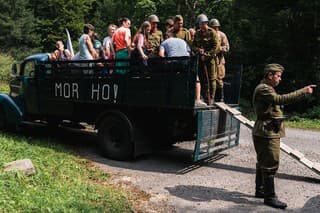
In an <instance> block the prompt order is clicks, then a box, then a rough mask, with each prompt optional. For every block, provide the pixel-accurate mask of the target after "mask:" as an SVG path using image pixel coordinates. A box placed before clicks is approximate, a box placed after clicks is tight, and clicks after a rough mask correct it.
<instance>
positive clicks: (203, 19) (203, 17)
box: [197, 14, 209, 24]
mask: <svg viewBox="0 0 320 213" xmlns="http://www.w3.org/2000/svg"><path fill="white" fill-rule="evenodd" d="M203 22H209V19H208V17H207V16H206V15H205V14H200V15H198V17H197V24H201V23H203Z"/></svg>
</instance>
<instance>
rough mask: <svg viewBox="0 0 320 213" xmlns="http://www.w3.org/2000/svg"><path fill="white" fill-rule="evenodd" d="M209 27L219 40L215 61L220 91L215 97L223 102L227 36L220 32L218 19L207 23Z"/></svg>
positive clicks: (227, 47) (227, 46) (227, 48)
mask: <svg viewBox="0 0 320 213" xmlns="http://www.w3.org/2000/svg"><path fill="white" fill-rule="evenodd" d="M209 26H210V27H211V28H213V29H215V30H216V31H217V33H218V37H219V40H220V52H219V53H218V54H217V60H218V81H217V83H218V85H217V86H218V89H219V90H220V91H219V92H217V96H219V97H218V98H216V99H218V100H219V101H223V99H224V94H223V79H224V77H225V74H226V68H225V63H226V61H225V59H224V54H225V53H227V52H229V49H230V45H229V41H228V38H227V35H226V34H225V33H224V32H222V31H220V30H219V28H220V22H219V20H218V19H215V18H214V19H211V20H210V22H209Z"/></svg>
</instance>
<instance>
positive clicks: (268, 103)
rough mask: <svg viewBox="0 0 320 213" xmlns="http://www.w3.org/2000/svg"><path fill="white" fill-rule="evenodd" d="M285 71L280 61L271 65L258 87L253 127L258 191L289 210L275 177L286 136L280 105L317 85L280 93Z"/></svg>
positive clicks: (309, 92) (307, 92) (261, 195)
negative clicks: (277, 89)
mask: <svg viewBox="0 0 320 213" xmlns="http://www.w3.org/2000/svg"><path fill="white" fill-rule="evenodd" d="M283 71H284V68H283V66H281V65H280V64H268V65H266V66H265V68H264V78H263V80H262V81H261V82H260V84H259V85H258V86H257V87H256V88H255V90H254V94H253V99H252V100H253V108H254V111H255V113H256V115H257V120H256V122H255V124H254V128H253V132H252V135H253V142H254V148H255V150H256V153H257V161H258V163H257V169H256V193H255V196H256V197H258V198H264V203H265V204H266V205H268V206H271V207H274V208H280V209H285V208H286V207H287V204H286V203H283V202H281V201H279V200H278V198H277V196H276V194H275V188H274V176H275V174H276V172H277V170H278V168H279V154H280V138H281V137H284V126H283V122H282V121H283V113H282V111H281V109H280V105H284V104H289V103H292V102H295V101H298V100H300V99H302V98H304V97H306V96H307V95H308V94H312V92H313V87H315V85H309V86H306V87H304V88H302V89H299V90H296V91H294V92H291V93H288V94H284V95H279V94H277V93H276V91H275V89H274V87H276V86H277V85H278V84H279V83H280V81H281V75H282V73H283Z"/></svg>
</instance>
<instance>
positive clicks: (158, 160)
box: [81, 127, 320, 213]
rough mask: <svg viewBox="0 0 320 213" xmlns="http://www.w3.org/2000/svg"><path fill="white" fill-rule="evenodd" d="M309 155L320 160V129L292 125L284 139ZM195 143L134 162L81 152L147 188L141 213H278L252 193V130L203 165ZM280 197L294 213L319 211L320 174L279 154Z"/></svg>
mask: <svg viewBox="0 0 320 213" xmlns="http://www.w3.org/2000/svg"><path fill="white" fill-rule="evenodd" d="M283 142H284V143H286V144H287V145H289V146H291V147H293V148H296V149H297V150H299V151H301V152H302V153H304V154H305V156H306V157H307V158H309V159H310V160H313V161H317V162H320V151H319V150H320V132H313V131H303V130H296V129H288V131H287V137H286V138H285V139H284V140H283ZM192 149H193V144H190V143H182V144H178V145H177V146H176V147H175V148H174V149H172V150H169V151H165V152H164V151H161V152H157V153H154V154H152V155H147V156H143V157H141V158H139V159H137V160H135V161H134V162H118V161H113V160H109V159H105V158H102V157H100V156H98V155H97V154H96V153H95V151H94V150H90V149H89V150H88V149H87V148H86V149H85V150H81V154H82V155H83V156H85V157H86V158H88V159H90V160H92V161H93V162H95V163H96V164H97V165H98V166H99V167H100V168H101V169H103V170H105V171H106V172H108V173H111V174H113V176H112V178H113V182H114V183H115V184H119V185H121V186H124V187H127V188H129V189H130V190H133V191H135V192H137V191H140V190H141V191H143V192H145V193H144V194H143V195H141V194H140V195H138V194H139V193H138V194H137V196H141V197H142V198H143V200H142V201H141V202H138V204H137V205H136V209H137V211H139V212H181V213H182V212H183V213H184V212H276V211H277V210H274V209H272V208H269V207H267V206H264V205H262V200H261V199H256V198H254V197H253V196H252V195H253V194H254V173H255V169H254V168H255V152H254V149H253V146H252V141H251V132H250V130H249V129H247V128H246V127H242V129H241V139H240V145H239V146H238V147H235V148H233V149H230V150H227V151H225V152H223V153H221V155H218V156H216V157H215V158H212V159H209V160H207V161H206V162H204V163H203V164H201V165H199V164H192V162H191V158H190V155H191V153H192V151H191V150H192ZM276 189H277V194H278V196H279V197H280V198H281V199H282V200H283V201H285V202H287V203H288V210H289V211H292V212H310V213H311V212H312V213H314V212H319V209H320V176H319V175H317V174H315V173H313V172H312V171H310V170H308V169H307V168H306V167H304V166H302V165H301V164H300V163H298V162H297V161H295V160H294V159H292V158H291V157H289V156H287V155H286V154H285V153H282V155H281V163H280V170H279V173H278V175H277V177H276Z"/></svg>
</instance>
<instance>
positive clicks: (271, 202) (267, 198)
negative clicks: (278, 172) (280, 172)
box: [263, 174, 287, 209]
mask: <svg viewBox="0 0 320 213" xmlns="http://www.w3.org/2000/svg"><path fill="white" fill-rule="evenodd" d="M263 178H264V204H266V205H268V206H271V207H273V208H278V209H285V208H287V204H286V203H284V202H281V201H280V200H278V198H277V196H276V194H275V191H274V175H270V174H269V175H265V174H264V177H263Z"/></svg>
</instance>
